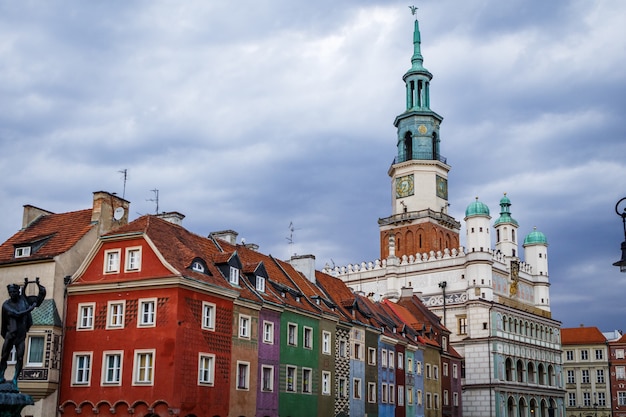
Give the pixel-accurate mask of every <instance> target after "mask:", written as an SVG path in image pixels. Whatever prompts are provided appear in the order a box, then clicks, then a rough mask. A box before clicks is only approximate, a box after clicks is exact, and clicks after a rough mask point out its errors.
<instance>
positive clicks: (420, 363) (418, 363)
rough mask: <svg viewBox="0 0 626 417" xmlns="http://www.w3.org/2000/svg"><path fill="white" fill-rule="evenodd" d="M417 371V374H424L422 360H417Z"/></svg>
mask: <svg viewBox="0 0 626 417" xmlns="http://www.w3.org/2000/svg"><path fill="white" fill-rule="evenodd" d="M415 373H416V374H417V375H421V374H422V361H415Z"/></svg>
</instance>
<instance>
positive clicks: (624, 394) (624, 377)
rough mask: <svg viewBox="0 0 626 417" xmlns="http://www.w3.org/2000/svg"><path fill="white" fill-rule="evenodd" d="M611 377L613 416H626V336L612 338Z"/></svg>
mask: <svg viewBox="0 0 626 417" xmlns="http://www.w3.org/2000/svg"><path fill="white" fill-rule="evenodd" d="M608 349H609V356H608V360H609V378H610V384H611V410H612V413H613V414H612V416H613V417H625V416H626V357H625V356H624V352H626V336H624V335H622V336H621V337H619V338H617V339H615V340H610V341H609V343H608Z"/></svg>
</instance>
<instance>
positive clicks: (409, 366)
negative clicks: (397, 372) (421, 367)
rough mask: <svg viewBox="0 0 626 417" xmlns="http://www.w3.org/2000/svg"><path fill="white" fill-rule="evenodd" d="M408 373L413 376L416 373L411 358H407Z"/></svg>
mask: <svg viewBox="0 0 626 417" xmlns="http://www.w3.org/2000/svg"><path fill="white" fill-rule="evenodd" d="M406 371H407V372H408V373H411V374H412V373H413V372H415V369H413V358H412V357H410V356H408V357H407V358H406Z"/></svg>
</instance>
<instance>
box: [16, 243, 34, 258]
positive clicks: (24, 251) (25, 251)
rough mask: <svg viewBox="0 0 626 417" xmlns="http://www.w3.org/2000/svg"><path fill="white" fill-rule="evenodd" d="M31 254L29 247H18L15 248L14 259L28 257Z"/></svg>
mask: <svg viewBox="0 0 626 417" xmlns="http://www.w3.org/2000/svg"><path fill="white" fill-rule="evenodd" d="M30 254H31V249H30V246H20V247H17V248H15V255H14V257H15V258H26V257H28V256H30Z"/></svg>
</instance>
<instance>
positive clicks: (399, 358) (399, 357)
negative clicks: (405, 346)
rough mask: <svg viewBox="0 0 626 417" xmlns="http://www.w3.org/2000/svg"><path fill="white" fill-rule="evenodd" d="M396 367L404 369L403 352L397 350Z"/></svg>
mask: <svg viewBox="0 0 626 417" xmlns="http://www.w3.org/2000/svg"><path fill="white" fill-rule="evenodd" d="M398 369H404V353H402V352H398Z"/></svg>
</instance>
